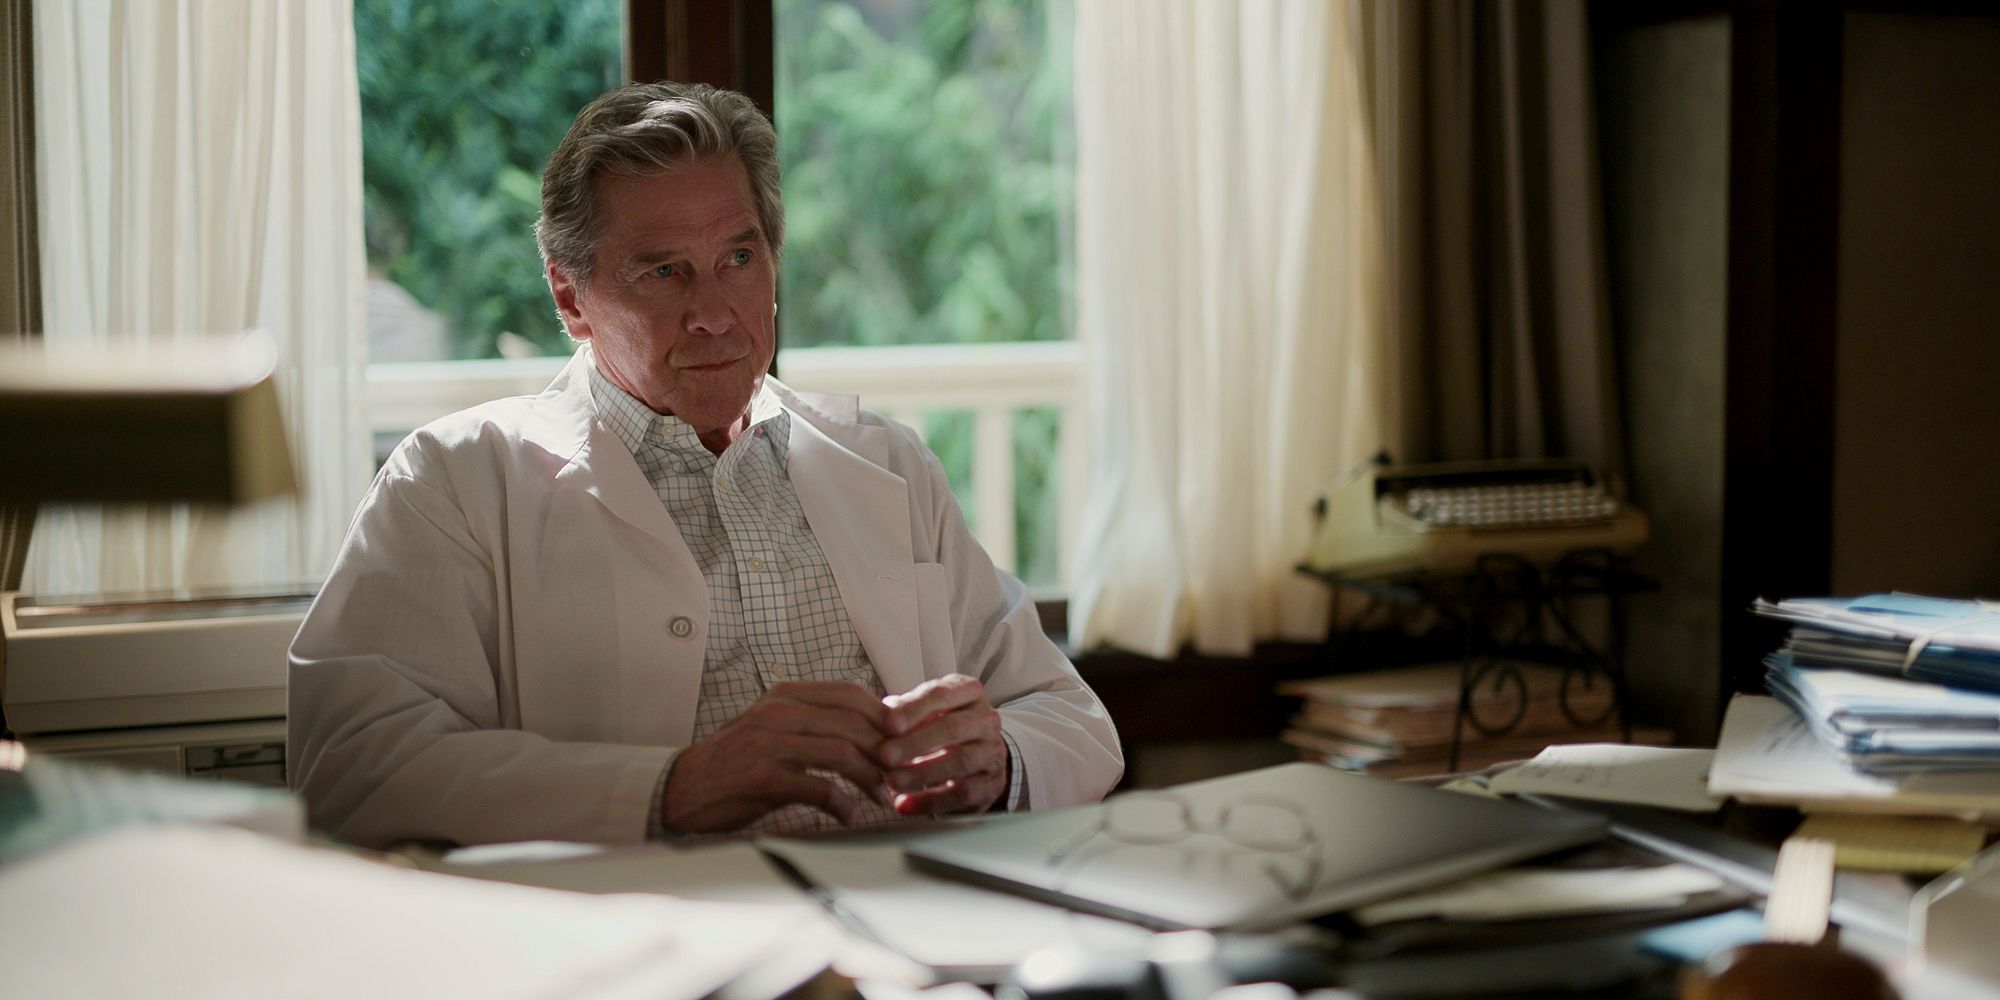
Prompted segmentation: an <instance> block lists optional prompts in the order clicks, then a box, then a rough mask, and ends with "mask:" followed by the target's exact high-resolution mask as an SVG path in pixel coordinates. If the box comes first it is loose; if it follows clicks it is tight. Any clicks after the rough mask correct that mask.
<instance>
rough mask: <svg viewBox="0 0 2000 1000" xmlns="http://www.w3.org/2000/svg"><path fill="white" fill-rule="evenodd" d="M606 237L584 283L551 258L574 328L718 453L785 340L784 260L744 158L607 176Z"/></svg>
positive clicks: (553, 282) (601, 197) (637, 393)
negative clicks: (780, 266) (781, 305)
mask: <svg viewBox="0 0 2000 1000" xmlns="http://www.w3.org/2000/svg"><path fill="white" fill-rule="evenodd" d="M597 198H598V203H599V205H600V206H601V207H602V211H603V219H604V238H603V241H602V243H600V245H599V246H598V248H597V259H596V273H595V274H593V275H592V276H591V279H590V285H589V287H588V288H584V289H579V288H578V287H577V286H576V283H575V282H574V281H573V280H572V279H571V278H570V276H569V275H568V274H567V273H565V272H564V271H563V270H562V269H560V268H558V267H556V266H555V265H553V264H552V265H550V266H549V288H550V290H551V291H552V292H553V293H554V295H555V299H556V308H557V310H558V311H560V312H561V313H562V317H563V321H564V322H565V323H567V324H568V325H569V332H570V336H572V337H575V338H576V339H578V340H588V341H590V342H591V343H592V344H593V345H594V346H595V348H596V351H597V367H598V368H599V369H601V370H602V371H603V372H604V374H605V376H606V377H607V378H609V379H610V380H611V381H612V382H613V383H615V384H616V385H617V386H618V387H619V388H621V389H624V390H625V391H626V392H629V393H631V394H632V395H633V396H634V397H636V398H637V399H639V400H640V401H641V402H643V403H645V404H646V405H647V406H650V407H652V408H653V410H654V411H656V412H659V413H671V414H673V415H674V416H677V417H679V418H681V419H682V420H684V421H687V423H688V424H690V425H692V426H693V427H694V429H695V431H696V433H698V434H700V435H701V439H702V442H703V443H704V444H707V445H709V447H710V448H711V450H715V451H717V452H718V453H719V452H720V450H721V447H722V446H726V445H727V444H728V443H729V442H730V441H732V440H734V439H735V437H736V434H737V432H739V431H740V430H741V429H742V426H741V421H742V420H743V417H744V415H745V413H746V412H747V411H748V409H749V405H750V397H751V396H752V395H754V394H755V393H756V391H757V389H758V387H759V386H761V385H762V384H763V381H764V373H765V372H766V371H767V370H769V368H770V367H771V354H772V352H773V351H775V350H776V348H777V341H776V335H775V330H774V317H773V310H774V308H775V303H776V302H777V298H776V295H777V261H776V260H774V259H773V256H772V253H771V247H770V244H769V243H768V242H767V241H766V239H765V235H764V230H763V226H762V225H761V224H760V223H759V222H758V218H757V202H756V199H755V198H754V197H753V196H752V195H751V192H750V178H749V175H748V174H747V173H746V172H745V171H744V169H743V164H742V162H741V161H740V160H738V159H737V157H736V155H735V154H733V153H732V154H729V155H726V156H710V157H702V158H699V159H695V160H691V161H688V162H687V163H685V164H683V165H681V166H678V167H676V168H674V169H672V170H668V171H665V172H663V173H657V174H651V175H648V176H644V177H621V176H606V177H601V178H599V179H598V181H597Z"/></svg>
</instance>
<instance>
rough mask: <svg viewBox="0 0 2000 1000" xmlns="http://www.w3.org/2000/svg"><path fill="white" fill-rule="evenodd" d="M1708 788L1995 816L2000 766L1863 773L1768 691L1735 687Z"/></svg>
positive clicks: (1881, 809)
mask: <svg viewBox="0 0 2000 1000" xmlns="http://www.w3.org/2000/svg"><path fill="white" fill-rule="evenodd" d="M1708 790H1709V792H1710V793H1712V794H1714V795H1720V796H1733V797H1735V798H1738V799H1742V800H1743V801H1745V802H1771V803H1779V804H1784V805H1796V806H1799V807H1801V808H1804V809H1806V810H1808V811H1821V810H1825V811H1834V812H1850V813H1853V812H1860V813H1889V814H1896V815H1904V816H1957V817H1961V818H1965V819H1975V820H1983V821H1988V822H1991V821H1994V820H2000V769H1989V770H1978V771H1964V770H1959V771H1915V772H1908V773H1903V774H1895V775H1878V774H1869V773H1867V772H1865V771H1861V770H1858V769H1856V768H1855V767H1853V766H1852V765H1850V764H1848V763H1847V762H1846V761H1845V760H1842V759H1841V758H1840V756H1839V755H1838V754H1836V753H1835V752H1834V751H1833V750H1832V749H1831V748H1829V747H1828V746H1826V745H1825V744H1824V743H1822V742H1821V741H1820V740H1819V739H1818V738H1816V737H1815V736H1814V735H1813V733H1812V730H1811V729H1810V728H1808V727H1807V726H1806V723H1805V720H1804V719H1802V718H1800V717H1799V715H1798V713H1796V712H1793V711H1792V710H1791V709H1789V708H1786V707H1785V705H1784V703H1782V702H1779V701H1777V700H1775V699H1772V698H1762V697H1758V696H1756V695H1747V694H1739V695H1737V696H1736V697H1735V699H1734V700H1732V701H1731V702H1730V703H1729V711H1728V712H1727V713H1726V714H1725V715H1724V716H1723V720H1722V735H1721V737H1720V739H1719V740H1718V742H1717V744H1716V748H1715V761H1714V763H1713V764H1712V765H1711V767H1710V768H1709V772H1708Z"/></svg>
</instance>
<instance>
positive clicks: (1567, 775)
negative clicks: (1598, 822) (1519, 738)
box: [1490, 743, 1722, 812]
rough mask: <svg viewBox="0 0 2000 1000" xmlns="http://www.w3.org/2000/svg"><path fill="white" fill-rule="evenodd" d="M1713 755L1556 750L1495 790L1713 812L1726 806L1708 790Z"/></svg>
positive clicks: (1516, 770)
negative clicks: (1709, 769)
mask: <svg viewBox="0 0 2000 1000" xmlns="http://www.w3.org/2000/svg"><path fill="white" fill-rule="evenodd" d="M1714 756H1715V751H1713V750H1705V749H1688V748H1685V747H1638V746H1630V745H1627V744H1624V743H1579V744H1572V745H1569V746H1552V747H1549V748H1548V749H1546V750H1543V751H1542V752H1541V753H1540V754H1539V755H1537V756H1536V757H1535V759H1534V760H1531V761H1527V762H1526V763H1523V764H1520V765H1518V766H1516V767H1512V768H1509V769H1507V770H1505V771H1502V772H1501V773H1499V774H1497V775H1495V776H1494V777H1493V780H1492V782H1490V787H1491V788H1492V789H1493V790H1494V791H1496V792H1504V793H1506V794H1509V795H1519V794H1523V793H1526V794H1533V795H1561V796H1566V797H1568V798H1573V799H1589V800H1592V801H1596V802H1629V803H1633V804H1636V805H1642V806H1660V807H1663V808H1667V809H1683V810H1688V811H1692V812H1709V811H1712V810H1715V809H1718V808H1721V806H1722V799H1721V798H1719V797H1716V796H1713V795H1710V794H1709V791H1708V767H1709V763H1710V761H1711V760H1712V759H1713V758H1714Z"/></svg>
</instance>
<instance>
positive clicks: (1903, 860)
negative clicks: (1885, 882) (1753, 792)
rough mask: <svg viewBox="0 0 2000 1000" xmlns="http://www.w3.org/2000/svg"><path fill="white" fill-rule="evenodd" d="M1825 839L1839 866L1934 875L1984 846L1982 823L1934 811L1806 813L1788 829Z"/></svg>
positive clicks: (1961, 862) (1797, 833) (1799, 833)
mask: <svg viewBox="0 0 2000 1000" xmlns="http://www.w3.org/2000/svg"><path fill="white" fill-rule="evenodd" d="M1793 835H1794V836H1799V837H1814V838H1818V839H1820V840H1825V841H1829V842H1831V843H1832V844H1833V846H1834V858H1835V862H1836V863H1837V864H1838V865H1839V866H1840V867H1842V868H1854V869H1863V870H1867V871H1882V872H1906V873H1915V874H1930V875H1935V874H1937V873H1938V872H1943V871H1948V870H1950V869H1952V868H1955V867H1957V866H1959V865H1961V864H1964V863H1965V862H1967V861H1970V860H1972V856H1973V855H1975V854H1978V853H1979V849H1980V848H1981V847H1984V846H1986V828H1985V827H1983V826H1980V825H1978V824H1976V823H1968V822H1966V821H1964V820H1959V819H1950V818H1947V817H1940V816H1843V815H1841V814H1839V813H1820V814H1818V815H1814V816H1808V817H1806V821H1805V822H1804V823H1801V824H1799V828H1798V830H1797V831H1796V832H1795V833H1794V834H1793Z"/></svg>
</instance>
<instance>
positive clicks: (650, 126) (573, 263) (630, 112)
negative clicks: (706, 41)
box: [535, 83, 785, 287]
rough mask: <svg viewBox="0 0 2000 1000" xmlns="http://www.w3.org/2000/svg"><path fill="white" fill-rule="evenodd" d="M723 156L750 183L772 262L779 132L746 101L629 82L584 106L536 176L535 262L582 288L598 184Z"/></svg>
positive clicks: (729, 93) (597, 225)
mask: <svg viewBox="0 0 2000 1000" xmlns="http://www.w3.org/2000/svg"><path fill="white" fill-rule="evenodd" d="M730 153H735V154H736V155H737V157H738V158H739V159H741V160H742V161H743V169H744V171H745V172H746V173H748V174H749V175H750V191H751V194H752V196H754V197H755V198H756V201H757V222H758V224H759V225H760V226H761V227H762V228H763V230H764V238H765V239H766V240H767V241H769V242H770V244H771V252H772V253H774V254H775V253H777V252H778V251H779V250H780V249H782V248H783V247H784V244H785V203H784V200H783V199H782V198H781V197H780V196H779V193H778V133H777V132H776V131H774V130H773V129H772V128H771V122H770V120H769V119H767V118H765V117H764V113H763V112H761V111H759V110H757V105H756V104H755V103H754V102H752V101H751V100H750V99H749V98H748V97H745V96H743V95H742V94H739V93H737V92H735V91H733V90H718V89H716V88H714V87H711V86H708V85H707V84H703V83H693V84H685V83H630V84H626V85H625V86H623V87H620V88H618V89H617V90H614V91H611V92H609V93H607V94H605V95H603V96H601V97H599V98H598V99H596V100H594V101H592V102H590V104H589V105H588V106H587V107H585V108H584V109H583V110H582V111H581V112H579V113H578V114H577V116H576V121H575V122H574V123H572V124H571V125H570V127H569V133H568V134H567V135H564V136H563V140H562V143H561V144H560V145H558V146H556V151H555V152H554V153H551V154H549V164H548V166H547V167H546V168H544V169H543V170H542V217H541V218H539V219H537V220H535V243H536V244H537V245H538V246H539V247H540V248H541V252H542V260H543V261H544V262H545V263H549V264H554V265H555V266H557V267H560V268H562V269H563V271H564V272H566V273H568V274H569V276H570V278H571V279H572V280H574V281H575V282H576V283H577V285H578V286H579V287H583V286H587V285H588V284H589V283H590V276H591V270H592V265H593V264H594V263H595V262H596V259H597V247H598V244H599V243H600V242H601V241H602V240H603V238H604V218H603V209H602V206H600V205H599V204H598V201H597V179H598V178H599V177H602V176H605V175H606V174H621V175H632V176H644V175H647V174H652V173H657V172H659V171H663V170H671V169H673V168H674V167H677V166H681V165H683V164H685V163H687V162H688V161H690V160H693V159H695V158H697V157H706V156H725V155H728V154H730Z"/></svg>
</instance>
